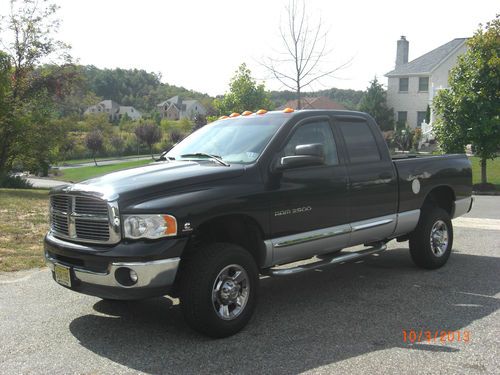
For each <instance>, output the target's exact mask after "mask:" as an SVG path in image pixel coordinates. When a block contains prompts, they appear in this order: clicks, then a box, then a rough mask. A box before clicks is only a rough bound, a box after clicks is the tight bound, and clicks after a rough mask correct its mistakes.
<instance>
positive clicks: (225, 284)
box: [180, 243, 259, 338]
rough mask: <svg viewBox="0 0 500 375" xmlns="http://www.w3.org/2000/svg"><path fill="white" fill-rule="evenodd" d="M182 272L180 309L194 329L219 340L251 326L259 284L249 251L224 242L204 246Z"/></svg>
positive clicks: (186, 262)
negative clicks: (249, 324)
mask: <svg viewBox="0 0 500 375" xmlns="http://www.w3.org/2000/svg"><path fill="white" fill-rule="evenodd" d="M181 272H182V274H181V275H180V299H181V309H182V312H183V315H184V318H185V320H186V322H187V323H188V324H189V325H190V326H191V327H192V328H193V329H195V330H196V331H198V332H201V333H203V334H205V335H207V336H210V337H216V338H219V337H227V336H231V335H234V334H235V333H237V332H238V331H240V330H241V329H242V328H243V327H244V326H245V325H246V324H247V323H248V321H249V320H250V318H251V317H252V314H253V311H254V308H255V305H256V302H257V294H258V284H259V273H258V269H257V265H256V264H255V261H254V259H253V257H252V255H251V254H250V253H249V252H248V251H246V250H245V249H243V248H241V247H240V246H237V245H233V244H225V243H216V244H213V245H209V246H205V247H201V248H199V249H197V251H196V252H195V253H194V254H193V255H192V256H191V257H190V258H189V259H186V260H185V263H184V264H183V267H182V269H181Z"/></svg>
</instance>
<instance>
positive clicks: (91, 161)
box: [55, 154, 151, 167]
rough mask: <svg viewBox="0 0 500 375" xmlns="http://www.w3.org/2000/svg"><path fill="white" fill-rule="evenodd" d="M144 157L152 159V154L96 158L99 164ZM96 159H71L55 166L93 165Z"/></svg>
mask: <svg viewBox="0 0 500 375" xmlns="http://www.w3.org/2000/svg"><path fill="white" fill-rule="evenodd" d="M142 157H151V155H150V154H144V155H129V156H104V157H102V158H95V159H96V160H97V162H99V161H102V160H114V159H132V158H142ZM93 162H94V159H92V158H86V159H70V160H65V161H61V162H58V163H56V164H55V166H56V167H57V166H61V165H73V164H81V163H93Z"/></svg>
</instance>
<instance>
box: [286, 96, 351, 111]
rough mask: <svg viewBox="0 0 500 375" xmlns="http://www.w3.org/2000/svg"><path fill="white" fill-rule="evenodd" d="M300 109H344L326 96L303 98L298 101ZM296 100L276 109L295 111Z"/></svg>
mask: <svg viewBox="0 0 500 375" xmlns="http://www.w3.org/2000/svg"><path fill="white" fill-rule="evenodd" d="M300 102H301V103H300V104H301V107H302V109H346V107H345V106H344V105H343V104H340V103H337V102H335V101H333V100H331V99H330V98H328V97H326V96H316V97H303V98H301V99H300ZM297 107H298V101H297V99H294V100H289V101H288V102H286V103H285V104H284V105H282V106H281V107H279V108H278V109H285V108H293V109H297Z"/></svg>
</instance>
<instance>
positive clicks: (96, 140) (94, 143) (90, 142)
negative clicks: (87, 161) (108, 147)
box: [85, 130, 104, 167]
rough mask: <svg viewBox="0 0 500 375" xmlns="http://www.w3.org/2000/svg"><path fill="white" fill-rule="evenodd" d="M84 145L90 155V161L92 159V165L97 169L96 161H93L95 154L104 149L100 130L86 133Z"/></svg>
mask: <svg viewBox="0 0 500 375" xmlns="http://www.w3.org/2000/svg"><path fill="white" fill-rule="evenodd" d="M85 145H86V146H87V148H88V149H89V150H90V152H91V153H92V159H94V164H95V166H96V167H97V161H96V159H95V157H96V155H97V153H98V152H99V151H101V150H102V149H103V148H104V136H103V135H102V133H101V131H100V130H93V131H91V132H90V133H87V136H86V137H85Z"/></svg>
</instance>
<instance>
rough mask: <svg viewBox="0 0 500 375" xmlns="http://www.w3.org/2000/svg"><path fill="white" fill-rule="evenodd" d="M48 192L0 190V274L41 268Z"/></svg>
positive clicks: (47, 217) (46, 225)
mask: <svg viewBox="0 0 500 375" xmlns="http://www.w3.org/2000/svg"><path fill="white" fill-rule="evenodd" d="M48 222H49V204H48V191H47V190H15V189H0V271H19V270H23V269H29V268H34V267H42V266H43V265H44V262H43V237H44V235H45V233H46V232H47V231H48V228H49V224H48Z"/></svg>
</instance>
